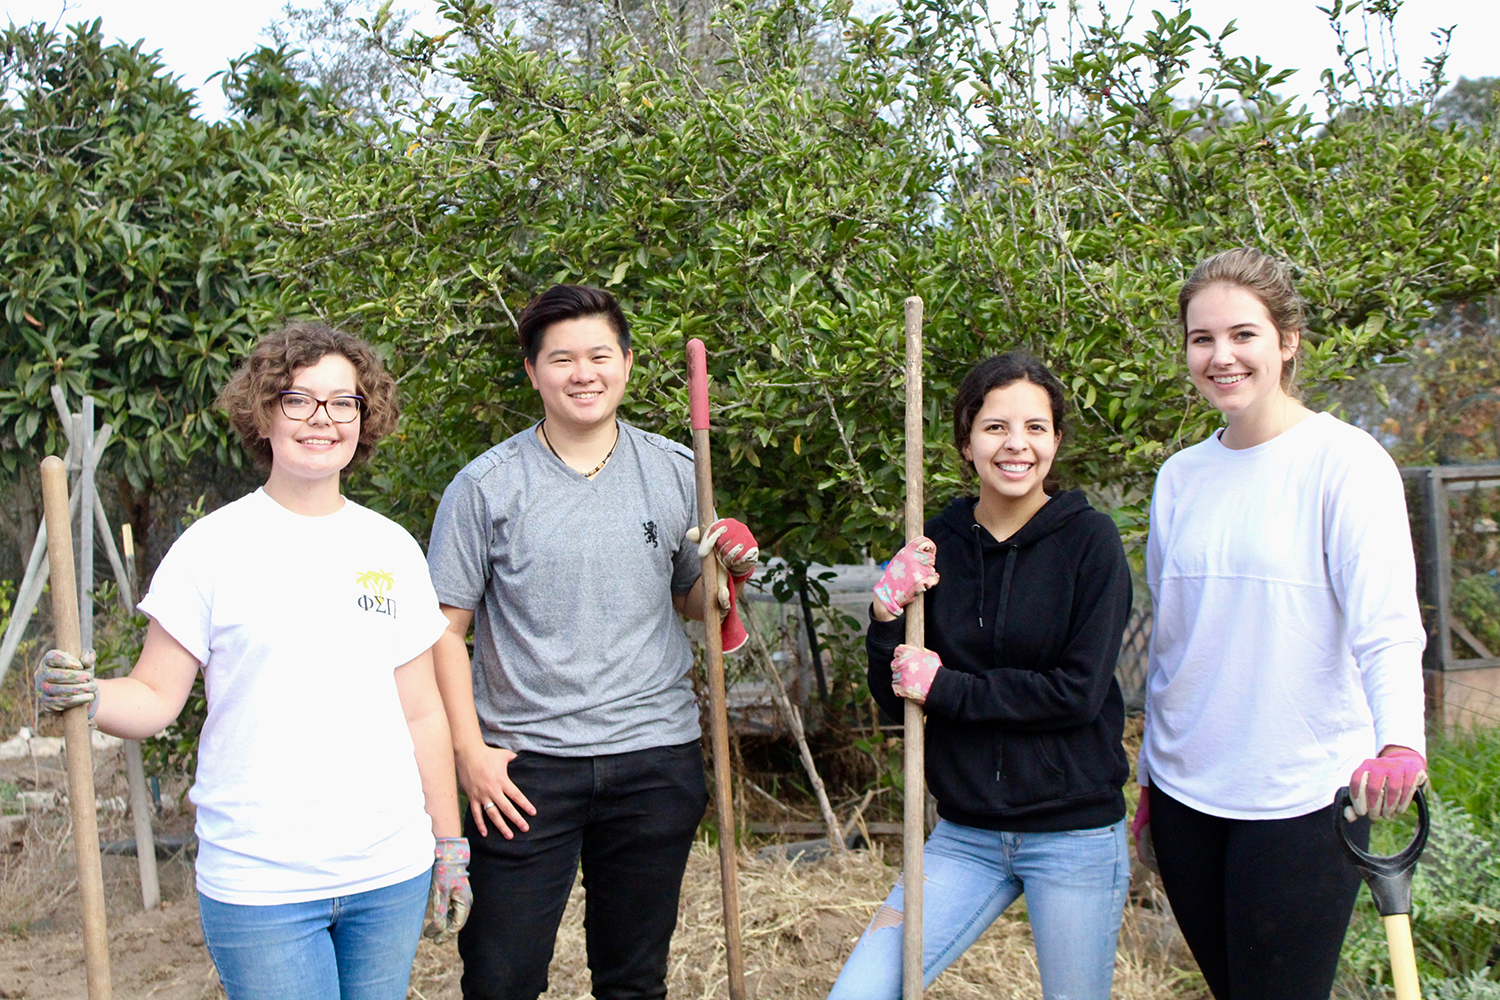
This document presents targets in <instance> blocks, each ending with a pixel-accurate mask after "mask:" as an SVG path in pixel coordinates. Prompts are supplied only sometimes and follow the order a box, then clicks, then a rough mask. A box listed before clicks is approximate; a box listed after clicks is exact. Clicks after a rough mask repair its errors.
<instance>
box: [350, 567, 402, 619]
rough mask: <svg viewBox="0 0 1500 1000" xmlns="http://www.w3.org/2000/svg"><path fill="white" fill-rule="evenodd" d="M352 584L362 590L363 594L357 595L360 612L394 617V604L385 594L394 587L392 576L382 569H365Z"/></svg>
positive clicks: (394, 581) (393, 577) (394, 582)
mask: <svg viewBox="0 0 1500 1000" xmlns="http://www.w3.org/2000/svg"><path fill="white" fill-rule="evenodd" d="M354 582H355V583H357V584H359V585H360V586H361V587H363V588H364V590H365V592H364V593H363V594H361V595H359V600H358V601H357V602H356V603H358V604H359V606H360V608H361V610H364V611H373V612H375V613H376V614H382V615H390V616H391V617H392V618H394V617H396V602H395V600H394V599H392V598H389V597H387V596H386V594H388V593H390V591H391V589H392V588H394V587H395V586H396V577H395V575H394V574H392V573H389V572H387V571H386V570H383V569H367V570H365V571H364V572H363V573H359V574H357V575H356V576H355V577H354Z"/></svg>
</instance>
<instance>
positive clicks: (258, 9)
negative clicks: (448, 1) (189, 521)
mask: <svg viewBox="0 0 1500 1000" xmlns="http://www.w3.org/2000/svg"><path fill="white" fill-rule="evenodd" d="M314 2H315V0H299V2H298V5H299V6H312V5H313V3H314ZM879 2H880V0H866V2H865V3H864V4H862V5H861V6H862V7H864V8H866V9H868V8H869V6H870V5H871V4H878V3H879ZM993 2H994V8H995V12H996V16H997V17H1000V18H1003V17H1004V14H1005V13H1006V12H1008V11H1009V10H1010V9H1012V4H1011V3H1010V0H993ZM1100 2H1101V0H1082V2H1081V7H1082V8H1083V10H1084V11H1085V16H1089V15H1090V14H1091V13H1092V12H1093V11H1094V10H1096V9H1097V7H1098V5H1099V3H1100ZM1320 2H1321V4H1322V5H1323V6H1330V5H1331V0H1259V2H1257V3H1251V4H1247V3H1244V2H1243V0H1196V2H1193V3H1190V4H1189V6H1190V7H1191V8H1192V10H1193V12H1194V15H1195V19H1196V20H1197V22H1198V23H1199V24H1201V25H1203V26H1204V27H1206V28H1208V29H1209V30H1210V31H1213V32H1214V33H1217V30H1218V29H1219V28H1221V27H1222V26H1223V25H1225V24H1227V23H1228V22H1229V21H1230V20H1231V19H1234V20H1237V23H1238V27H1239V31H1238V32H1237V33H1236V34H1234V35H1233V36H1232V37H1231V38H1230V39H1229V40H1228V41H1227V42H1226V48H1227V49H1228V51H1229V52H1230V54H1233V55H1249V56H1255V55H1258V56H1260V57H1261V58H1262V59H1263V60H1265V61H1266V62H1268V63H1271V64H1272V65H1274V66H1277V67H1283V68H1297V69H1300V70H1302V71H1303V72H1301V73H1299V74H1298V75H1297V76H1296V77H1294V78H1293V79H1292V80H1291V81H1290V82H1289V83H1288V84H1286V85H1285V86H1284V87H1283V92H1284V93H1287V94H1294V93H1295V94H1301V95H1304V96H1306V97H1307V98H1308V102H1309V104H1310V105H1311V106H1312V107H1313V109H1314V111H1319V110H1321V108H1322V102H1321V101H1319V100H1317V99H1316V98H1315V96H1313V95H1314V92H1315V91H1316V90H1317V89H1318V87H1319V80H1318V75H1319V71H1321V70H1322V69H1323V68H1324V67H1326V66H1329V65H1331V64H1332V63H1333V62H1334V60H1335V58H1336V54H1335V48H1334V45H1335V43H1334V36H1333V32H1332V31H1331V30H1330V29H1329V27H1328V23H1327V19H1326V17H1325V16H1324V15H1323V14H1321V13H1319V11H1318V10H1317V7H1318V5H1319V3H1320ZM285 3H286V0H236V2H233V3H223V4H214V5H206V4H204V3H202V0H0V20H3V19H6V18H8V19H9V20H12V21H18V22H19V21H33V20H42V21H47V22H48V23H55V22H57V21H58V20H59V19H61V20H62V22H63V23H65V24H72V23H74V22H76V21H81V20H92V19H93V18H95V17H102V18H103V19H104V30H105V33H106V34H107V35H109V36H113V37H119V38H123V39H125V40H127V41H131V42H133V41H135V40H136V39H141V38H144V39H145V40H146V44H147V48H153V49H160V50H161V52H162V55H163V60H164V62H165V63H166V65H167V66H168V67H169V68H170V69H171V71H172V72H173V73H175V74H177V75H179V76H180V77H181V78H182V82H183V84H184V85H185V86H188V87H192V88H196V89H197V90H198V96H199V107H200V110H201V112H202V113H203V115H204V116H205V117H208V118H219V117H222V116H223V113H224V111H223V108H224V103H223V94H222V93H221V92H220V90H219V88H218V85H217V82H214V83H210V84H208V85H207V86H204V81H205V80H206V79H207V78H208V77H209V75H211V74H212V73H214V72H216V71H218V70H221V69H223V68H224V67H225V65H226V63H227V62H228V61H229V59H230V58H231V57H233V56H236V55H239V54H241V53H243V52H245V51H248V50H250V49H253V48H255V47H256V46H257V45H259V44H261V43H263V42H265V41H267V38H266V36H265V34H264V31H265V28H266V26H267V25H268V24H270V23H271V22H272V21H273V20H276V19H277V17H278V15H279V14H280V13H281V11H282V8H283V7H284V6H285ZM1102 3H1103V6H1104V7H1105V8H1106V9H1107V10H1108V11H1109V12H1110V15H1111V16H1112V17H1113V18H1115V19H1117V20H1118V19H1119V18H1120V17H1121V16H1123V15H1124V14H1125V13H1127V12H1129V11H1133V12H1134V15H1135V18H1136V23H1137V24H1141V23H1146V24H1149V23H1150V20H1151V19H1150V11H1151V10H1152V8H1153V7H1156V8H1161V9H1164V10H1168V11H1171V12H1175V10H1176V3H1175V2H1174V0H1157V2H1154V3H1153V2H1152V0H1102ZM396 6H397V7H404V8H406V9H409V10H414V11H417V12H418V20H417V22H416V23H417V24H418V26H421V27H425V28H427V29H429V30H432V29H435V28H436V27H437V25H438V23H439V22H438V19H437V17H436V15H435V14H434V13H433V11H434V10H435V5H434V4H432V3H431V2H430V0H397V3H396ZM1057 6H1059V7H1061V8H1064V9H1066V8H1067V6H1068V3H1067V0H1058V3H1057ZM1054 21H1055V27H1054V33H1053V37H1054V40H1055V41H1057V42H1063V41H1065V40H1066V34H1065V27H1064V25H1065V21H1066V18H1065V17H1063V16H1062V15H1058V16H1057V17H1056V18H1054ZM1454 25H1456V26H1457V27H1456V30H1455V31H1454V32H1453V39H1452V44H1451V47H1450V58H1449V63H1448V69H1447V74H1448V77H1449V79H1452V80H1456V79H1458V78H1459V77H1461V76H1470V77H1475V76H1500V51H1497V48H1496V46H1495V45H1494V39H1495V38H1497V37H1500V3H1495V2H1494V0H1420V2H1414V0H1406V2H1405V3H1404V5H1403V6H1402V9H1401V11H1400V13H1398V14H1397V15H1396V20H1395V33H1396V43H1397V54H1398V55H1399V58H1400V64H1401V69H1402V72H1403V75H1404V76H1405V77H1406V78H1407V79H1409V80H1415V79H1418V78H1420V77H1421V76H1422V60H1423V58H1425V57H1427V56H1430V55H1432V54H1434V53H1435V52H1436V49H1437V44H1436V42H1435V41H1434V40H1433V39H1432V37H1431V32H1432V31H1433V29H1435V28H1438V27H1443V28H1446V27H1450V26H1454ZM1350 26H1351V27H1352V28H1354V29H1355V30H1360V29H1359V25H1358V22H1357V21H1356V22H1354V23H1352V24H1351V25H1350ZM1358 40H1359V41H1360V42H1361V43H1363V38H1362V37H1361V38H1359V39H1358Z"/></svg>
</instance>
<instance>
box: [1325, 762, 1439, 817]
mask: <svg viewBox="0 0 1500 1000" xmlns="http://www.w3.org/2000/svg"><path fill="white" fill-rule="evenodd" d="M1426 781H1427V758H1426V757H1423V756H1422V755H1421V754H1419V753H1417V752H1416V751H1415V750H1411V749H1408V748H1407V747H1387V748H1386V751H1385V753H1383V754H1381V755H1380V756H1379V757H1371V758H1370V759H1369V760H1367V761H1365V762H1364V763H1363V764H1361V765H1359V766H1358V767H1356V768H1355V769H1354V773H1353V774H1352V775H1350V776H1349V797H1350V799H1352V800H1353V803H1354V804H1353V805H1352V806H1350V807H1348V808H1347V809H1345V810H1344V818H1345V819H1346V820H1348V821H1349V822H1350V823H1353V822H1354V821H1355V819H1356V818H1358V817H1360V816H1369V817H1370V818H1371V819H1390V818H1391V817H1392V816H1394V815H1396V814H1397V813H1400V812H1405V811H1406V807H1407V806H1409V805H1411V800H1412V796H1414V795H1416V794H1417V786H1418V785H1422V784H1425V783H1426Z"/></svg>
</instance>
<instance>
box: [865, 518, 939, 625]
mask: <svg viewBox="0 0 1500 1000" xmlns="http://www.w3.org/2000/svg"><path fill="white" fill-rule="evenodd" d="M936 561H937V545H936V543H934V542H933V540H932V539H930V538H927V537H926V536H919V537H917V538H913V539H912V540H911V541H909V542H907V543H906V544H905V545H903V546H901V551H900V552H897V553H896V554H895V555H894V556H892V557H891V561H890V562H888V563H886V565H885V572H884V573H882V574H881V575H880V582H879V583H877V584H875V600H877V601H879V602H880V606H881V607H883V608H885V609H886V610H887V611H889V612H890V613H891V614H893V615H899V614H901V613H902V609H903V608H905V607H906V606H907V605H908V604H910V603H911V602H912V601H914V600H916V599H917V595H919V594H921V593H922V592H923V591H926V590H930V589H931V588H933V587H935V586H937V582H938V575H937V572H936V571H935V570H934V569H933V568H932V567H933V564H934V563H935V562H936Z"/></svg>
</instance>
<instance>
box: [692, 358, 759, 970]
mask: <svg viewBox="0 0 1500 1000" xmlns="http://www.w3.org/2000/svg"><path fill="white" fill-rule="evenodd" d="M687 357H688V414H689V416H690V417H691V422H692V425H693V470H694V474H695V476H696V479H697V488H698V531H699V536H698V537H700V538H704V537H707V535H708V526H709V525H710V524H712V523H713V521H714V477H713V466H712V464H711V463H710V461H709V451H708V353H707V349H706V348H705V347H704V346H703V341H701V340H699V339H698V338H697V337H694V338H693V339H692V340H689V341H688V343H687ZM730 586H733V583H731V584H730ZM718 593H719V559H718V556H717V555H716V554H715V553H714V552H712V551H710V552H709V553H708V555H706V556H704V557H703V627H704V632H705V633H706V636H705V640H706V641H705V644H706V646H707V660H708V719H709V728H710V731H711V732H710V735H711V739H712V742H713V748H714V804H715V807H716V810H717V813H718V818H719V875H720V879H721V882H722V885H723V897H724V951H725V956H726V961H727V964H728V967H729V998H730V1000H744V997H745V954H744V946H743V944H742V942H741V937H740V887H739V869H738V862H737V861H736V858H735V826H734V799H733V789H732V786H731V785H730V780H731V779H730V774H729V709H728V704H729V700H728V692H727V689H726V685H725V683H724V639H723V636H722V635H721V634H720V632H719V627H720V621H719V601H718Z"/></svg>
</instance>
